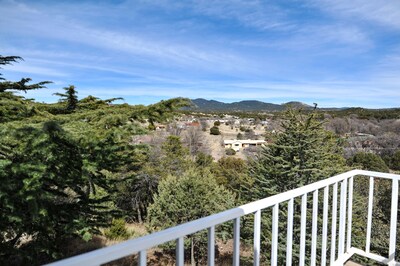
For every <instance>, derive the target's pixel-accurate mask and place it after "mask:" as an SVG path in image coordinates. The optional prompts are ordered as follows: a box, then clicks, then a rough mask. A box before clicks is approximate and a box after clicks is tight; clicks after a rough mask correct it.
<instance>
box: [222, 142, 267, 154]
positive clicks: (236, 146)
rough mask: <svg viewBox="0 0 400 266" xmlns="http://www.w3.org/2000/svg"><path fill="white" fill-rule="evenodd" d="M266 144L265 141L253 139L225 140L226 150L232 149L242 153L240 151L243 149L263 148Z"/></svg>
mask: <svg viewBox="0 0 400 266" xmlns="http://www.w3.org/2000/svg"><path fill="white" fill-rule="evenodd" d="M265 143H266V141H265V140H252V139H247V140H246V139H243V140H239V139H234V140H224V145H225V148H226V149H229V148H232V149H234V150H235V151H236V152H238V151H240V149H243V148H248V147H257V146H262V145H264V144H265Z"/></svg>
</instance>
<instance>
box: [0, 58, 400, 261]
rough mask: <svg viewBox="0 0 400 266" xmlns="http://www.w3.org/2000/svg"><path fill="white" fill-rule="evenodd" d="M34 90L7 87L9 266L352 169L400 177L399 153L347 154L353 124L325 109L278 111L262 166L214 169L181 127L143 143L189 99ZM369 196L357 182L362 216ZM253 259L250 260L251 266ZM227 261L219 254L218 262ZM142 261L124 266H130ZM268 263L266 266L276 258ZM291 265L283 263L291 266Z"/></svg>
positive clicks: (1, 231)
mask: <svg viewBox="0 0 400 266" xmlns="http://www.w3.org/2000/svg"><path fill="white" fill-rule="evenodd" d="M20 59H21V58H19V57H13V56H11V57H10V56H8V57H7V56H6V57H4V56H0V65H2V66H3V67H7V65H8V64H11V63H18V61H19V60H20ZM2 78H6V77H2ZM30 82H31V80H30V79H29V78H23V79H21V80H20V81H16V82H15V81H8V80H6V79H2V80H1V81H0V136H1V137H0V209H1V212H0V264H9V265H38V264H43V263H46V262H50V261H54V260H57V259H61V258H64V257H66V256H71V255H74V254H77V253H79V252H84V251H87V250H90V249H93V248H98V247H101V246H104V245H108V244H110V243H115V242H117V241H122V240H124V239H127V238H133V237H137V236H139V235H141V234H146V233H149V232H153V231H157V230H161V229H164V228H166V227H170V226H174V225H177V224H180V223H184V222H186V221H190V220H193V219H197V218H200V217H204V216H207V215H210V214H212V213H216V212H219V211H222V210H225V209H227V208H231V207H234V206H238V205H241V204H243V203H246V202H249V201H253V200H257V199H260V198H264V197H268V196H271V195H275V194H277V193H280V192H283V191H287V190H290V189H293V188H296V187H299V186H303V185H306V184H310V183H312V182H315V181H318V180H321V179H324V178H326V177H329V176H332V175H334V174H337V173H340V172H343V171H346V170H349V169H351V168H364V169H369V170H377V171H385V172H386V171H390V169H389V167H390V168H391V170H400V167H399V165H400V156H399V154H400V153H399V151H392V152H389V153H385V154H386V157H385V158H384V160H382V158H381V157H379V155H378V154H376V153H371V152H369V153H352V154H351V156H349V158H345V157H344V155H345V152H344V150H345V149H346V148H348V145H349V142H347V141H346V139H345V138H344V137H343V134H344V132H342V131H340V129H341V125H342V123H341V122H343V121H342V120H341V119H342V118H336V120H335V118H332V117H330V119H329V121H330V122H329V123H325V119H324V117H323V116H321V113H319V112H318V111H317V110H316V109H315V108H314V109H313V110H308V111H307V112H304V111H302V110H301V109H288V110H286V111H285V112H284V113H282V114H279V118H280V119H281V120H279V122H280V125H279V131H277V132H276V133H274V134H272V133H271V134H268V141H269V145H268V146H266V147H263V148H262V149H261V151H260V152H259V153H258V154H257V156H255V157H254V158H250V159H249V160H242V159H238V158H235V157H231V156H227V157H223V158H221V159H219V160H218V161H215V160H214V158H213V157H211V156H210V155H209V154H208V153H207V152H205V150H204V149H201V147H200V148H199V147H197V146H196V145H195V144H193V143H195V142H193V141H192V140H194V139H195V138H196V135H195V134H197V133H196V132H194V131H193V132H190V131H189V133H190V134H191V135H185V137H183V138H181V135H180V133H179V132H178V131H174V132H172V131H170V133H166V134H165V135H164V137H163V138H162V139H161V141H157V140H156V139H155V138H153V139H152V141H147V142H140V141H137V140H136V139H137V138H139V137H138V136H142V135H143V136H144V135H146V136H152V132H154V130H155V129H156V127H157V125H158V123H165V124H168V123H170V122H171V121H174V118H175V117H176V111H177V110H179V109H180V108H182V107H186V106H189V105H190V104H191V103H190V101H189V100H188V99H184V98H174V99H170V100H165V101H161V102H159V103H156V104H153V105H149V106H143V105H134V106H132V105H129V104H117V103H118V100H121V99H119V98H112V99H99V98H97V97H95V96H88V97H86V98H82V99H79V97H78V96H79V88H75V87H74V86H73V85H71V86H68V87H66V88H63V89H60V92H59V93H57V95H58V96H59V97H60V100H59V102H58V103H55V104H45V103H37V102H35V101H33V100H30V99H26V98H24V97H23V92H24V91H27V90H32V89H43V90H45V86H46V85H47V84H49V81H44V82H39V83H34V84H31V83H30ZM21 92H22V93H21ZM332 121H334V122H332ZM335 121H336V124H335ZM346 121H347V122H348V121H351V120H346ZM347 122H346V123H347ZM346 125H347V124H346ZM327 129H330V130H327ZM346 159H347V160H346ZM385 162H390V164H389V165H387V164H388V163H385ZM377 186H378V188H377V189H378V190H379V189H380V190H379V191H380V193H379V197H380V198H378V199H377V201H376V202H375V203H374V204H375V205H374V216H375V217H374V218H376V221H377V222H376V223H377V224H376V225H374V226H377V227H376V228H380V229H382V230H387V227H388V224H389V221H388V220H387V219H386V216H385V214H386V212H387V208H386V206H387V203H388V202H389V201H390V200H389V197H388V196H387V195H388V193H386V192H387V191H388V189H389V186H388V184H386V183H384V182H382V183H379V184H378V185H377ZM364 188H365V184H364V183H360V184H356V185H355V190H356V192H355V198H356V199H357V200H358V201H359V203H360V204H358V205H356V207H355V211H356V212H358V213H362V212H363V206H364V205H363V204H364V203H365V198H366V195H365V191H366V190H365V189H364ZM389 194H390V193H389ZM358 217H359V218H357V216H355V218H354V224H355V226H354V228H355V231H356V232H357V233H359V234H360V237H357V235H356V236H355V237H354V240H353V241H355V242H357V241H358V242H360V241H362V239H363V238H364V235H362V237H361V234H363V232H362V231H363V230H362V228H363V223H364V222H365V221H364V216H363V215H359V216H358ZM263 225H265V226H264V227H263V231H262V234H263V238H262V239H263V243H262V244H263V246H264V247H268V246H269V245H270V243H269V239H270V235H269V234H270V227H271V224H270V222H269V221H268V215H264V216H263ZM242 226H243V228H242V235H241V237H242V241H243V248H244V249H246V248H248V247H250V246H251V241H252V233H251V228H252V224H251V221H247V220H244V221H243V225H242ZM280 226H282V227H284V224H281V225H280ZM132 228H133V229H132ZM138 228H140V230H139V229H138ZM357 230H358V231H357ZM373 234H374V240H373V243H372V245H373V248H375V249H383V248H382V247H383V246H385V245H386V244H387V241H388V238H387V237H385V235H384V234H380V231H379V230H378V231H376V232H373ZM230 235H231V231H230V230H229V229H227V227H224V226H221V227H219V228H217V232H216V236H217V245H220V246H221V245H224V244H225V243H226V242H225V240H226V239H228V238H229V237H230ZM96 241H97V242H96ZM99 241H100V242H101V241H103V242H101V243H100V244H99V243H98V242H99ZM107 241H108V242H107ZM77 243H79V244H77ZM96 243H97V244H96ZM206 245H207V237H206V235H205V234H204V233H203V232H199V233H197V234H194V235H191V236H190V237H189V238H188V239H186V242H185V247H186V249H187V250H188V252H187V254H188V256H187V258H186V259H187V261H189V260H191V261H192V263H194V264H196V263H197V264H202V263H204V256H203V255H204V254H205V252H206V251H205V247H206ZM297 248H298V247H297V246H295V247H294V253H293V254H294V255H293V261H294V262H296V261H297V260H298V258H297V255H296V254H297V253H296V250H297ZM160 249H161V251H162V253H160V252H158V253H157V251H155V252H154V254H158V256H156V255H154V254H153V255H154V256H152V255H151V254H150V255H149V256H150V258H151V259H152V260H153V262H154V264H161V262H165V261H166V262H168V254H171V253H173V252H174V251H173V247H171V246H170V245H165V246H162V247H160ZM159 253H160V254H165V255H159ZM249 254H250V255H248V257H246V256H244V257H243V258H242V259H243V263H246V261H247V260H246V259H249V258H250V257H251V253H249ZM189 255H190V257H189ZM223 255H224V254H223V253H221V254H220V256H219V257H218V258H217V259H218V260H219V262H222V261H223V259H224V258H223ZM163 256H165V257H163ZM131 259H132V258H127V259H126V260H123V261H120V262H119V264H123V263H125V264H127V265H131V264H132V261H131ZM262 259H263V261H264V262H266V261H268V259H269V258H268V257H267V256H264V257H263V258H262ZM284 260H285V258H284V255H281V256H280V264H283V263H284ZM225 262H226V261H225Z"/></svg>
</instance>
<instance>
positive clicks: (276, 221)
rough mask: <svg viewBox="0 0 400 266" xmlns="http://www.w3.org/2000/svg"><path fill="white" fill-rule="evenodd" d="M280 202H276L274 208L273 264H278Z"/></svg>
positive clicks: (274, 265)
mask: <svg viewBox="0 0 400 266" xmlns="http://www.w3.org/2000/svg"><path fill="white" fill-rule="evenodd" d="M278 218H279V203H277V204H275V205H274V207H273V210H272V245H271V265H272V266H276V265H277V264H278V226H279V219H278Z"/></svg>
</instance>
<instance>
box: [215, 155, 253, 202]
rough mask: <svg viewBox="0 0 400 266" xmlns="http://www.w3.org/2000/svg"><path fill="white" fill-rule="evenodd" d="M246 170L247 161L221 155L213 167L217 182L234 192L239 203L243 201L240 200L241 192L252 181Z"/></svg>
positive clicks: (251, 183)
mask: <svg viewBox="0 0 400 266" xmlns="http://www.w3.org/2000/svg"><path fill="white" fill-rule="evenodd" d="M248 171H249V168H248V164H247V162H246V161H244V160H242V159H240V158H234V157H222V158H221V159H219V160H218V162H217V164H216V165H215V166H214V168H213V173H214V175H215V178H216V180H217V182H218V184H221V185H223V186H225V187H226V188H227V189H229V190H230V191H232V192H233V193H235V195H236V199H237V202H238V203H239V204H242V203H245V202H244V201H242V192H243V191H244V190H246V188H249V187H251V186H252V185H253V182H254V180H253V179H252V178H251V177H250V176H249V174H248Z"/></svg>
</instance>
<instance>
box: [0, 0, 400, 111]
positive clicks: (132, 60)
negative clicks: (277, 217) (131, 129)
mask: <svg viewBox="0 0 400 266" xmlns="http://www.w3.org/2000/svg"><path fill="white" fill-rule="evenodd" d="M0 10H1V16H0V54H1V55H18V56H21V57H23V58H24V60H25V61H23V62H21V63H18V64H14V65H13V66H6V67H5V68H4V69H2V70H1V73H3V76H4V77H5V78H7V79H9V80H17V79H19V78H21V77H32V78H33V80H34V81H36V82H38V81H42V80H51V81H53V82H54V84H52V85H50V86H49V88H48V89H44V90H39V91H35V92H30V93H28V94H27V95H26V97H33V98H35V99H37V100H38V101H45V102H55V101H57V97H56V96H53V95H52V94H53V93H54V92H62V88H63V87H66V86H68V85H70V84H71V85H75V86H76V87H77V90H78V92H79V97H80V98H82V97H85V96H88V95H94V96H98V97H100V98H112V97H123V98H125V101H126V102H128V103H131V104H139V103H141V104H150V103H154V102H156V101H158V100H161V99H167V98H171V97H178V96H182V97H189V98H206V99H215V100H221V101H225V102H233V101H239V100H246V99H255V100H261V101H266V102H272V103H283V102H287V101H294V100H295V101H302V102H305V103H308V104H312V103H314V102H316V103H318V104H319V106H321V107H333V106H335V107H344V106H362V107H369V108H387V107H400V104H399V103H400V1H398V0H386V1H378V0H368V1H366V0H352V1H348V0H331V1H329V0H303V1H297V0H280V1H278V0H277V1H252V0H227V1H225V0H218V1H217V0H193V1H191V0H184V1H178V0H149V1H145V0H138V1H111V0H110V1H107V0H103V1H89V0H80V1H78V0H75V1H50V0H49V1H41V0H36V1H19V0H0Z"/></svg>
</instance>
